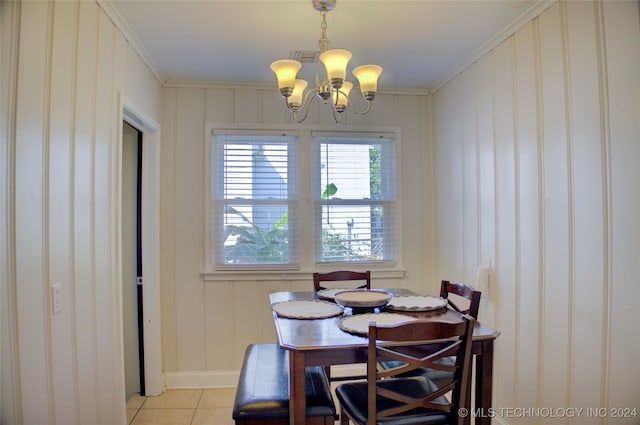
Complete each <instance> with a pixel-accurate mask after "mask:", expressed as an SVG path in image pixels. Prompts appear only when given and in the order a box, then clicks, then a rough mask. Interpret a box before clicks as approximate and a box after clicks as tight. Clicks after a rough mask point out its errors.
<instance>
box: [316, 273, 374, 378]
mask: <svg viewBox="0 0 640 425" xmlns="http://www.w3.org/2000/svg"><path fill="white" fill-rule="evenodd" d="M356 281H359V282H360V284H357V283H356V284H355V285H356V286H354V287H352V288H350V289H371V271H370V270H367V271H364V272H356V271H349V270H338V271H332V272H327V273H318V272H316V273H313V290H314V292H318V291H321V290H323V289H327V288H326V287H325V286H323V285H322V284H321V282H333V283H337V282H351V283H353V282H356ZM325 372H326V374H327V377H328V378H329V380H330V381H346V380H351V379H363V378H364V375H363V374H356V375H354V374H351V375H347V376H340V377H336V376H334V375H332V373H331V367H330V366H326V367H325Z"/></svg>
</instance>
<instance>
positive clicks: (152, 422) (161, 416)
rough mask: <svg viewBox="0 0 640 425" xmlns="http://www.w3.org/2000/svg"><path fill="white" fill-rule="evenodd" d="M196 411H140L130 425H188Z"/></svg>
mask: <svg viewBox="0 0 640 425" xmlns="http://www.w3.org/2000/svg"><path fill="white" fill-rule="evenodd" d="M195 410H196V409H144V408H143V409H140V410H139V411H138V413H137V414H136V417H135V418H133V422H131V425H190V424H191V421H192V419H193V415H194V413H195Z"/></svg>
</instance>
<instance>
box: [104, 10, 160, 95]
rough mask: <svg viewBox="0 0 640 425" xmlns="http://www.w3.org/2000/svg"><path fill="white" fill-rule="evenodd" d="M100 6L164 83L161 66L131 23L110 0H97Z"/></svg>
mask: <svg viewBox="0 0 640 425" xmlns="http://www.w3.org/2000/svg"><path fill="white" fill-rule="evenodd" d="M96 2H97V3H98V6H99V7H100V8H101V9H102V10H103V11H104V13H106V14H107V16H108V17H109V19H111V22H113V25H115V26H116V28H118V30H119V31H120V33H121V34H122V36H123V37H124V38H125V39H126V40H127V42H128V43H129V44H130V45H131V47H132V48H133V50H135V51H136V53H137V54H138V56H140V58H141V59H142V61H143V62H144V63H145V65H147V67H148V68H149V70H150V71H151V72H152V73H153V75H155V77H156V78H157V79H158V81H160V84H162V85H164V81H165V79H166V77H165V76H164V75H163V74H162V72H161V71H160V68H159V67H158V65H157V64H156V63H155V61H154V60H153V59H152V58H151V55H150V54H149V52H147V50H146V49H145V48H144V45H143V44H142V43H141V42H140V40H138V38H137V37H136V36H135V35H134V32H133V31H131V28H130V27H129V25H127V23H126V21H125V20H124V19H123V18H122V15H120V12H118V10H117V9H116V8H115V7H114V6H113V4H112V2H111V1H110V0H96Z"/></svg>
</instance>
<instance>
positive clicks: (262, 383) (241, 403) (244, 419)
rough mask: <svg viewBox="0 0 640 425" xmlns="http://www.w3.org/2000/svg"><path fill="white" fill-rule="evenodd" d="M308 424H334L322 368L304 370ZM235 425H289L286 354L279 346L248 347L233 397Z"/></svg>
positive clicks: (328, 391) (328, 389)
mask: <svg viewBox="0 0 640 425" xmlns="http://www.w3.org/2000/svg"><path fill="white" fill-rule="evenodd" d="M306 390H307V421H306V423H307V424H313V425H333V423H334V417H335V415H336V408H335V404H334V402H333V397H332V395H331V387H330V386H329V381H328V379H327V376H326V374H325V372H324V369H323V368H322V367H309V368H307V369H306ZM233 419H234V420H235V423H236V425H258V424H260V425H267V424H268V425H279V424H282V425H287V424H288V423H289V352H288V351H286V350H283V349H281V348H280V347H279V346H278V344H251V345H249V346H248V347H247V350H246V352H245V356H244V361H243V363H242V369H240V377H239V379H238V387H237V390H236V398H235V401H234V404H233Z"/></svg>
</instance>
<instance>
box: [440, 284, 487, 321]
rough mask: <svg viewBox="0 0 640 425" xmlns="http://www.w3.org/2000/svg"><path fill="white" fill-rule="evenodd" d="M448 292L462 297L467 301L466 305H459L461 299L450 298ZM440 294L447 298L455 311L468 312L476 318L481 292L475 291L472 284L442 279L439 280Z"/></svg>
mask: <svg viewBox="0 0 640 425" xmlns="http://www.w3.org/2000/svg"><path fill="white" fill-rule="evenodd" d="M449 294H453V295H456V296H457V297H461V298H464V300H466V301H465V302H466V303H467V306H466V307H460V306H461V304H460V301H461V300H454V299H452V298H451V297H450V296H449ZM440 296H441V297H442V298H445V299H446V300H447V304H448V305H449V306H450V307H451V308H453V309H454V310H455V311H457V312H460V313H464V314H468V315H469V316H471V317H473V318H474V319H476V320H477V319H478V310H479V309H480V297H481V296H482V293H481V292H480V291H476V290H475V289H474V288H473V287H472V286H470V285H467V284H466V283H460V282H450V281H448V280H443V281H442V282H440Z"/></svg>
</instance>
